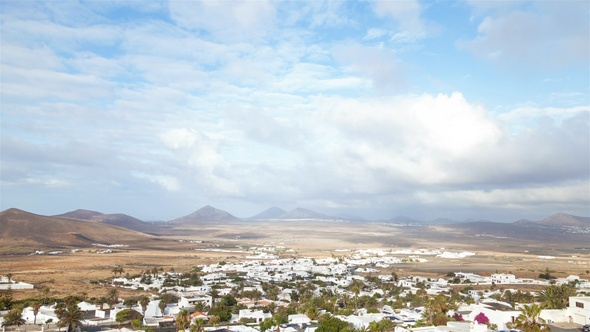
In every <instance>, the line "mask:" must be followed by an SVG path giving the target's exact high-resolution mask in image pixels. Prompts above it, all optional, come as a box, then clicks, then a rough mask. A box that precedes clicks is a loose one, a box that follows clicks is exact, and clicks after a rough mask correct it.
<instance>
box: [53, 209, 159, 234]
mask: <svg viewBox="0 0 590 332" xmlns="http://www.w3.org/2000/svg"><path fill="white" fill-rule="evenodd" d="M55 217H65V218H73V219H80V220H89V221H96V222H101V223H105V224H109V225H114V226H119V227H123V228H127V229H132V230H135V231H140V232H151V231H154V230H155V229H156V228H157V226H155V225H152V224H148V223H146V222H143V221H141V220H139V219H137V218H134V217H132V216H129V215H126V214H123V213H114V214H104V213H100V212H96V211H90V210H81V209H79V210H76V211H71V212H67V213H64V214H60V215H57V216H55Z"/></svg>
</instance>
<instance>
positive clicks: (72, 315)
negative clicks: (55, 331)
mask: <svg viewBox="0 0 590 332" xmlns="http://www.w3.org/2000/svg"><path fill="white" fill-rule="evenodd" d="M58 318H59V322H58V326H60V327H67V328H68V329H67V332H71V331H73V330H74V329H75V328H77V327H79V326H82V321H83V318H82V310H80V308H79V307H78V305H77V304H70V305H69V306H68V307H67V308H65V309H64V310H62V311H61V312H60V314H59V315H58Z"/></svg>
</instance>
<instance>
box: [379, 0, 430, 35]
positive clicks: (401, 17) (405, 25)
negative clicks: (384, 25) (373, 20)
mask: <svg viewBox="0 0 590 332" xmlns="http://www.w3.org/2000/svg"><path fill="white" fill-rule="evenodd" d="M371 4H372V6H373V10H374V11H375V13H377V15H379V16H388V17H392V18H393V19H395V20H397V21H398V23H399V25H400V28H401V30H402V31H403V32H405V33H407V34H409V35H412V36H414V38H416V37H422V36H423V35H424V33H425V28H424V24H423V22H422V20H421V18H420V15H421V12H422V7H421V6H420V3H419V2H418V1H415V0H405V1H387V0H379V1H372V2H371Z"/></svg>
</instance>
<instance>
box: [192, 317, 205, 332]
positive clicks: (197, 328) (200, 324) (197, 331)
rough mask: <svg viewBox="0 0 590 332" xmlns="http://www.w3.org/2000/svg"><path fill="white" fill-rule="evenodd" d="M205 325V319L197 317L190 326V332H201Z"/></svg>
mask: <svg viewBox="0 0 590 332" xmlns="http://www.w3.org/2000/svg"><path fill="white" fill-rule="evenodd" d="M204 327H205V321H204V320H203V319H197V320H196V321H195V322H194V323H193V324H191V326H190V332H203V329H204Z"/></svg>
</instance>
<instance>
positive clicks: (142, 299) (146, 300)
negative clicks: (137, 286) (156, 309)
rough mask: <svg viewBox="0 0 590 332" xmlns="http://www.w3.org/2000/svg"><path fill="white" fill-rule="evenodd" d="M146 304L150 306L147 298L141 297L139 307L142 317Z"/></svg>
mask: <svg viewBox="0 0 590 332" xmlns="http://www.w3.org/2000/svg"><path fill="white" fill-rule="evenodd" d="M148 304H150V299H149V298H148V297H147V296H142V297H141V299H139V305H140V306H141V310H142V311H143V314H144V315H145V311H146V310H147V306H148Z"/></svg>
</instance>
